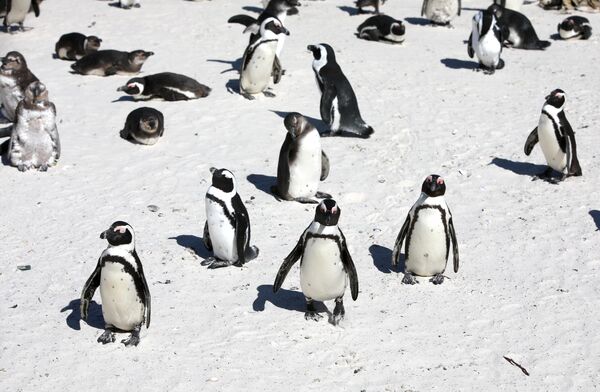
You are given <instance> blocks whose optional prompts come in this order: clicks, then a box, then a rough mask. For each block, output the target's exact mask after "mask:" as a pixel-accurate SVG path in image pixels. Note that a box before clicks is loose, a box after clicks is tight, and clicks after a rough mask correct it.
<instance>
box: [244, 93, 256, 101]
mask: <svg viewBox="0 0 600 392" xmlns="http://www.w3.org/2000/svg"><path fill="white" fill-rule="evenodd" d="M242 97H244V98H246V99H247V100H249V101H254V100H255V99H256V97H255V96H254V95H252V94H248V93H242Z"/></svg>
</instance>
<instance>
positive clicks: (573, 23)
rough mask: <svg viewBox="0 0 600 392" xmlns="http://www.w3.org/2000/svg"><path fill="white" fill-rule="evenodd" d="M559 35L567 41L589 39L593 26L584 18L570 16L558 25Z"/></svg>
mask: <svg viewBox="0 0 600 392" xmlns="http://www.w3.org/2000/svg"><path fill="white" fill-rule="evenodd" d="M558 34H559V35H560V38H562V39H566V40H575V39H588V38H590V37H591V36H592V26H591V25H590V21H589V20H588V19H587V18H584V17H583V16H569V17H568V18H566V19H565V20H563V21H562V22H561V23H560V24H559V25H558Z"/></svg>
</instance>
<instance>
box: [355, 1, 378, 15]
mask: <svg viewBox="0 0 600 392" xmlns="http://www.w3.org/2000/svg"><path fill="white" fill-rule="evenodd" d="M355 4H356V7H357V8H358V13H359V14H362V13H365V12H366V11H365V10H363V8H364V7H373V8H375V13H376V14H379V6H380V4H381V5H383V4H385V0H356V2H355Z"/></svg>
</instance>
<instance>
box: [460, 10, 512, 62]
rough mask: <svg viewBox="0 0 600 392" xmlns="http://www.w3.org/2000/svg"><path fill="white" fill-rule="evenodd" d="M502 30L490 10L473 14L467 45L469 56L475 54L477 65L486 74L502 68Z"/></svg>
mask: <svg viewBox="0 0 600 392" xmlns="http://www.w3.org/2000/svg"><path fill="white" fill-rule="evenodd" d="M502 42H503V39H502V32H501V31H500V28H499V27H498V25H497V24H496V17H495V16H494V14H493V13H492V12H491V11H490V10H483V11H479V12H477V13H476V14H475V16H473V26H472V31H471V35H470V36H469V41H468V45H467V53H468V54H469V57H471V58H473V55H477V58H478V59H479V66H480V67H481V68H482V69H483V70H484V72H485V73H487V74H493V73H494V72H495V71H496V70H497V69H502V68H504V61H503V60H502V59H501V58H500V54H501V53H502Z"/></svg>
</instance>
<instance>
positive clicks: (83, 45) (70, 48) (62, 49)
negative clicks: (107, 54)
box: [54, 33, 102, 60]
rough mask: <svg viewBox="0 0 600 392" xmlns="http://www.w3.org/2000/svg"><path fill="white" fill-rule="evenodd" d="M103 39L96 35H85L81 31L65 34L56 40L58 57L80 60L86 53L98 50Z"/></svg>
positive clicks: (55, 48)
mask: <svg viewBox="0 0 600 392" xmlns="http://www.w3.org/2000/svg"><path fill="white" fill-rule="evenodd" d="M101 42H102V40H101V39H100V38H98V37H96V36H95V35H90V36H85V35H83V34H81V33H68V34H63V35H61V37H60V38H59V39H58V42H56V45H55V46H54V51H55V52H56V57H58V58H59V59H63V60H79V59H80V58H82V57H83V56H85V55H86V54H90V53H92V52H97V51H98V49H99V48H100V43H101Z"/></svg>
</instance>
